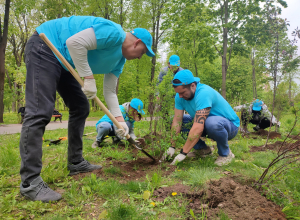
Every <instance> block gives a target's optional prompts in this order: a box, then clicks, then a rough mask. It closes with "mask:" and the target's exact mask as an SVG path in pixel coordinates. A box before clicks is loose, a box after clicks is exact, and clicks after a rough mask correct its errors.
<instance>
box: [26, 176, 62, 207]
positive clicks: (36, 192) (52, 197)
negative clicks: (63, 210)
mask: <svg viewBox="0 0 300 220" xmlns="http://www.w3.org/2000/svg"><path fill="white" fill-rule="evenodd" d="M20 192H21V195H22V196H24V197H26V199H30V200H32V201H42V202H50V201H58V200H60V199H61V195H60V194H59V193H57V192H55V191H53V190H52V189H50V188H49V187H48V186H47V184H46V183H45V182H44V181H43V179H42V177H40V176H38V177H37V178H35V179H34V180H33V181H32V182H31V183H30V186H29V187H27V188H24V187H23V185H22V183H21V185H20Z"/></svg>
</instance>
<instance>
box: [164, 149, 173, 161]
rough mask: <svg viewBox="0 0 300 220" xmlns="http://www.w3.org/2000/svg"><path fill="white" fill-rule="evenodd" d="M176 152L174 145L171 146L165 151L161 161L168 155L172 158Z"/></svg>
mask: <svg viewBox="0 0 300 220" xmlns="http://www.w3.org/2000/svg"><path fill="white" fill-rule="evenodd" d="M174 153H175V148H174V147H169V149H168V150H167V151H166V152H165V153H164V155H163V156H162V157H161V159H160V160H161V161H163V160H165V159H166V158H167V157H169V158H171V157H173V155H174Z"/></svg>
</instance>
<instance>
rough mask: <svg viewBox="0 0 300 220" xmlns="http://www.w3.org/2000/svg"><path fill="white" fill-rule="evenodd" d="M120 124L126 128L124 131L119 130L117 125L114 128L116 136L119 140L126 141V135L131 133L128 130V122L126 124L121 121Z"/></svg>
mask: <svg viewBox="0 0 300 220" xmlns="http://www.w3.org/2000/svg"><path fill="white" fill-rule="evenodd" d="M119 123H120V125H121V126H122V127H123V128H124V130H123V129H119V128H118V127H117V126H116V125H115V124H114V125H113V126H114V130H115V134H116V136H117V137H118V138H119V139H121V140H122V139H123V140H124V139H126V135H127V134H128V132H129V128H128V126H127V124H126V122H124V121H120V122H119Z"/></svg>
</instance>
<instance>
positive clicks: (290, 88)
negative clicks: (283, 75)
mask: <svg viewBox="0 0 300 220" xmlns="http://www.w3.org/2000/svg"><path fill="white" fill-rule="evenodd" d="M289 103H290V106H293V103H292V77H291V73H289Z"/></svg>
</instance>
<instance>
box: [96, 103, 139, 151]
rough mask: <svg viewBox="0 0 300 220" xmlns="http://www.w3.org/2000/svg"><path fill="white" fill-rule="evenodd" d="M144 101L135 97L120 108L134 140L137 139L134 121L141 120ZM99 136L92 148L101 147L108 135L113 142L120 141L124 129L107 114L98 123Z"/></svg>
mask: <svg viewBox="0 0 300 220" xmlns="http://www.w3.org/2000/svg"><path fill="white" fill-rule="evenodd" d="M143 106H144V104H143V102H142V101H141V100H140V99H137V98H134V99H132V100H131V102H126V103H124V104H123V105H120V110H121V113H122V115H123V118H124V121H125V122H126V124H127V126H128V128H129V135H130V137H132V139H133V140H135V139H136V136H135V134H134V122H136V121H140V120H141V119H142V115H144V114H145V112H144V111H143ZM96 130H97V137H96V141H95V142H94V143H93V144H92V148H97V147H101V144H102V142H103V140H104V138H105V137H106V136H111V137H113V143H114V144H115V143H118V142H119V141H120V140H122V139H123V138H122V130H121V129H118V128H117V126H116V125H115V124H113V122H112V121H111V120H110V119H109V117H108V116H107V115H104V116H103V117H102V118H101V119H100V120H99V121H98V122H97V124H96Z"/></svg>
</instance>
